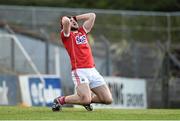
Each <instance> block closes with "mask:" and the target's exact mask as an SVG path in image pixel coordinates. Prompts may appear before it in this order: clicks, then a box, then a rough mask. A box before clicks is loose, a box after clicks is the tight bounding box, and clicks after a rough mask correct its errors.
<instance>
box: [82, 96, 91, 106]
mask: <svg viewBox="0 0 180 121" xmlns="http://www.w3.org/2000/svg"><path fill="white" fill-rule="evenodd" d="M81 103H82V104H84V105H86V104H90V103H91V96H87V95H85V96H82V98H81Z"/></svg>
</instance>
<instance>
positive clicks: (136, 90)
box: [94, 77, 147, 109]
mask: <svg viewBox="0 0 180 121" xmlns="http://www.w3.org/2000/svg"><path fill="white" fill-rule="evenodd" d="M104 79H105V80H106V82H107V84H108V86H109V88H110V90H111V92H112V96H113V103H112V104H111V105H100V104H98V105H96V104H94V106H95V108H125V109H133V108H136V109H137V108H147V97H146V81H145V80H144V79H134V78H132V79H130V78H121V77H105V78H104Z"/></svg>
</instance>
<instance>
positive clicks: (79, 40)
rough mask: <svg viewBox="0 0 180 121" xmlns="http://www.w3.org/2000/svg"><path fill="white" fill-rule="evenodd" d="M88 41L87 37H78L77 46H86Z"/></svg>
mask: <svg viewBox="0 0 180 121" xmlns="http://www.w3.org/2000/svg"><path fill="white" fill-rule="evenodd" d="M86 43H87V39H86V36H85V35H82V36H76V44H86Z"/></svg>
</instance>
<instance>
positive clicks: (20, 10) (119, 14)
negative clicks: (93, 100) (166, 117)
mask: <svg viewBox="0 0 180 121" xmlns="http://www.w3.org/2000/svg"><path fill="white" fill-rule="evenodd" d="M179 10H180V1H178V0H158V1H157V0H151V1H147V0H136V1H135V0H119V1H112V0H106V1H105V0H96V2H95V1H92V0H84V1H81V0H5V1H0V100H1V101H0V104H1V105H17V104H24V103H25V104H24V105H27V104H30V105H32V106H33V104H34V103H32V102H31V103H28V101H27V100H29V99H30V98H31V99H32V98H37V100H39V101H40V100H41V99H40V98H43V97H44V93H45V90H44V89H43V88H40V87H39V86H38V84H37V85H36V86H35V89H36V90H37V91H35V92H33V93H32V92H30V94H29V92H27V93H24V90H23V89H29V90H32V89H34V88H31V86H27V88H23V89H22V87H23V86H22V84H21V83H24V81H23V79H22V78H19V77H20V76H22V75H28V78H30V77H31V76H30V75H37V78H39V80H43V79H42V77H43V78H44V76H43V75H46V76H47V75H56V76H55V78H56V77H57V76H58V77H60V85H61V86H60V87H55V86H52V90H53V89H58V88H60V91H61V93H56V94H62V95H68V94H72V93H73V91H74V85H73V82H72V79H71V65H70V61H69V57H68V55H67V52H66V50H65V49H64V47H63V45H62V42H61V40H60V35H59V32H60V31H61V30H60V17H61V16H64V15H78V14H82V13H86V12H94V13H96V21H95V25H94V28H93V29H92V31H91V33H90V34H89V35H88V37H89V40H90V44H91V47H92V51H93V55H94V59H95V63H96V68H97V70H98V71H99V72H100V73H101V74H102V75H103V76H104V77H107V80H108V79H109V78H108V77H111V78H110V79H109V80H113V79H115V78H118V79H119V82H121V81H122V78H123V79H124V78H125V79H130V80H131V81H132V84H134V83H135V84H134V85H136V84H137V83H136V80H137V79H139V80H143V81H144V83H145V85H143V87H142V88H143V89H144V91H143V92H142V94H143V95H144V96H145V97H144V98H143V101H145V102H144V103H145V104H147V105H145V106H142V105H139V107H138V104H139V103H138V99H139V98H137V97H138V96H137V95H136V94H131V95H132V97H133V96H134V97H133V98H129V100H131V102H133V101H134V100H135V102H136V103H137V105H136V104H135V103H134V104H133V105H132V107H133V106H134V107H136V108H179V107H180V95H179V92H180V88H179V86H180V35H179V32H180V12H178V11H179ZM80 24H81V23H80ZM19 80H22V81H19ZM26 81H27V80H26ZM133 81H134V82H133ZM38 83H41V82H38ZM108 83H109V86H111V88H112V92H113V93H115V94H113V96H114V98H117V101H116V103H117V105H120V107H121V105H124V104H123V102H122V98H123V95H124V96H125V92H123V91H122V90H123V85H126V84H125V83H126V82H124V81H122V82H121V84H120V86H119V87H115V86H112V83H117V82H116V81H115V82H111V81H108ZM30 84H31V83H28V84H26V85H30ZM48 84H50V83H48ZM48 84H47V85H46V84H45V85H46V86H45V87H44V88H47V90H48V91H49V95H51V93H50V92H53V91H50V89H51V88H50V87H51V86H48ZM58 84H59V83H58ZM122 84H123V85H122ZM50 85H51V84H50ZM52 85H54V84H52ZM127 86H128V84H127ZM138 86H140V88H141V85H138ZM124 88H126V87H124ZM136 88H137V87H136ZM136 88H134V89H135V90H137V89H136ZM113 90H114V91H113ZM126 90H127V91H126V92H128V89H126ZM133 91H134V90H133ZM133 91H132V92H133ZM39 92H41V93H42V95H41V96H42V97H41V96H40V95H38V94H39ZM54 92H55V91H54ZM54 92H53V93H54ZM31 93H32V94H31ZM35 93H38V94H37V95H36V94H35ZM34 94H35V95H34ZM126 94H127V93H126ZM138 94H139V95H140V93H138ZM24 95H25V96H24ZM28 96H29V97H28ZM33 96H34V97H33ZM14 97H15V99H16V100H14V101H12V98H14ZM52 98H54V97H52ZM42 100H43V99H42ZM52 100H53V99H52ZM123 100H124V101H126V100H125V99H123ZM42 102H43V101H42ZM37 105H39V104H37ZM114 105H116V104H114ZM35 106H36V105H35ZM141 106H142V107H141ZM123 107H125V108H126V107H128V105H126V106H123Z"/></svg>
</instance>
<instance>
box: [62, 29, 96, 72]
mask: <svg viewBox="0 0 180 121" xmlns="http://www.w3.org/2000/svg"><path fill="white" fill-rule="evenodd" d="M61 39H62V42H63V44H64V46H65V48H66V50H67V52H68V54H69V56H70V59H71V65H72V70H74V69H77V68H93V67H94V66H95V64H94V59H93V56H92V52H91V48H90V45H89V43H88V38H87V34H86V32H85V30H84V29H83V27H80V28H79V29H78V31H77V33H76V32H70V35H69V36H68V37H66V36H64V33H63V31H61Z"/></svg>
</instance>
